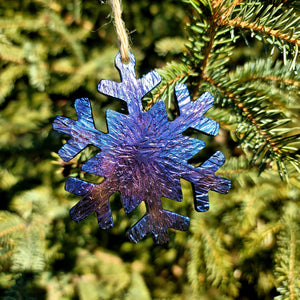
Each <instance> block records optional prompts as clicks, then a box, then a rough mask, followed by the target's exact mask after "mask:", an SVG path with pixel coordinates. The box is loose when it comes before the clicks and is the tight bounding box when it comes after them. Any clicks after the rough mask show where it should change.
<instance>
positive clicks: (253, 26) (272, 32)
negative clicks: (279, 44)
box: [218, 17, 300, 46]
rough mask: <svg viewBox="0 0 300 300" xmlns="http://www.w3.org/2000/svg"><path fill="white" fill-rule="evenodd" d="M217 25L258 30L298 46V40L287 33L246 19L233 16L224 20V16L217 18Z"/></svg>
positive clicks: (299, 43) (299, 41) (299, 42)
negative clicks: (233, 17)
mask: <svg viewBox="0 0 300 300" xmlns="http://www.w3.org/2000/svg"><path fill="white" fill-rule="evenodd" d="M218 25H219V26H233V27H237V28H243V29H251V30H254V31H258V32H261V33H266V34H269V35H272V36H275V37H276V38H278V39H282V40H284V41H285V42H287V43H291V44H295V45H298V46H300V40H297V39H296V38H294V37H290V36H289V34H285V33H282V32H280V31H279V30H275V29H272V28H270V27H265V26H262V25H256V24H255V23H249V22H247V21H242V19H241V18H240V17H239V18H235V19H232V20H226V19H224V18H222V19H220V20H218Z"/></svg>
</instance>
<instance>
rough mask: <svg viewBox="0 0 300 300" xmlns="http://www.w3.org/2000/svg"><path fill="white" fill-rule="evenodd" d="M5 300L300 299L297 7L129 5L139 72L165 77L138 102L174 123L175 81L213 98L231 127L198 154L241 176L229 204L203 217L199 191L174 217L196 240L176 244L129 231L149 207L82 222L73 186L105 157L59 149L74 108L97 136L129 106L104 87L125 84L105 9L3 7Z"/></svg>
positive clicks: (42, 0) (217, 199)
mask: <svg viewBox="0 0 300 300" xmlns="http://www.w3.org/2000/svg"><path fill="white" fill-rule="evenodd" d="M0 7H1V9H0V14H1V18H0V64H1V71H0V74H1V75H0V76H1V77H0V78H1V79H0V106H1V115H0V132H1V135H0V145H1V147H0V161H1V165H0V173H1V181H0V189H1V211H0V220H1V222H0V245H1V248H0V251H1V255H0V269H1V273H0V293H1V296H3V298H4V299H18V298H21V299H81V300H85V299H88V300H93V299H166V298H168V299H273V298H275V299H298V298H299V297H300V280H299V278H300V250H299V247H300V246H299V240H300V225H299V213H300V207H299V199H300V192H299V187H300V183H299V171H300V166H299V156H300V155H299V136H300V130H299V127H298V122H299V98H300V92H299V91H300V89H299V87H300V75H299V73H298V69H299V58H298V48H299V46H300V6H299V3H298V1H291V0H287V1H277V0H272V1H271V0H270V1H250V0H245V1H238V0H228V1H217V0H211V1H209V0H185V1H182V2H178V1H171V0H167V1H164V2H161V1H151V2H149V1H146V0H141V1H138V2H137V1H131V0H128V1H124V3H123V9H124V10H123V18H124V21H125V24H126V27H127V28H128V31H129V34H130V39H131V45H132V49H131V51H132V52H133V53H134V55H135V57H136V62H137V66H136V71H137V73H138V74H139V75H140V76H139V77H141V76H142V75H144V74H146V73H147V72H149V71H150V70H152V69H154V68H155V69H156V71H157V72H158V73H159V74H160V76H161V77H162V82H161V83H160V84H159V85H158V86H157V88H155V89H154V90H152V91H151V92H150V93H149V94H147V95H146V96H145V97H144V98H143V109H144V110H145V111H148V110H150V109H151V107H152V106H153V105H154V104H155V103H157V102H158V101H159V100H160V99H162V100H164V101H165V105H166V107H167V113H168V118H169V119H170V120H175V119H176V118H177V117H178V115H179V113H180V112H179V110H178V108H177V106H176V99H175V87H176V86H177V85H179V84H182V83H184V84H186V85H187V87H188V89H189V91H190V94H191V97H192V100H196V99H197V98H199V96H200V95H201V94H203V93H204V92H209V93H211V94H212V95H213V96H214V98H215V104H214V106H213V107H212V108H211V109H210V110H209V111H208V112H207V113H206V114H205V116H207V117H209V118H211V119H213V120H215V121H217V122H218V123H220V133H219V135H217V136H215V137H211V136H205V135H203V134H200V133H199V132H198V131H196V130H193V129H187V130H186V131H185V133H184V134H185V135H187V136H190V137H195V138H199V139H202V140H205V142H206V147H205V148H204V149H203V150H201V151H200V152H199V153H198V154H196V155H195V156H194V157H193V158H191V159H190V160H189V162H190V163H191V164H192V165H195V166H199V165H201V164H202V163H203V162H205V161H206V160H207V159H208V158H209V157H210V156H212V155H213V154H214V153H215V152H216V151H219V150H220V151H222V152H223V153H224V154H225V157H226V163H225V165H223V166H222V167H221V168H220V169H219V170H218V171H217V172H216V174H217V175H218V176H221V177H225V178H227V179H230V180H231V182H232V189H231V191H230V192H229V194H227V195H221V194H217V193H214V192H209V197H210V209H209V210H208V211H207V212H194V203H193V191H192V186H191V184H190V183H189V182H188V181H185V180H181V188H182V191H183V201H182V202H181V203H177V202H174V201H171V200H170V199H167V198H162V199H161V201H162V205H163V207H164V208H165V209H168V210H170V211H174V212H176V213H178V214H182V215H185V216H189V217H190V219H191V226H190V229H189V230H188V231H184V232H180V231H176V232H172V231H171V230H169V238H170V240H169V243H168V245H166V246H155V245H154V243H153V240H152V239H151V237H146V238H145V239H143V240H142V241H140V242H139V243H137V244H133V243H131V242H130V241H129V240H128V239H127V238H126V235H125V232H126V231H127V230H128V229H129V228H130V227H132V226H133V225H134V224H135V223H136V222H137V221H138V220H139V219H141V218H142V216H143V215H144V213H145V207H144V205H143V204H140V205H139V206H138V207H137V208H136V209H135V210H133V212H131V213H130V216H128V215H126V214H125V211H124V208H123V206H122V202H121V199H120V198H121V197H120V195H119V194H114V195H113V196H112V197H111V198H110V206H111V211H112V217H113V220H114V227H113V228H112V229H110V230H107V231H104V230H100V229H99V227H98V225H97V222H96V221H95V218H94V217H93V216H90V217H88V218H87V219H85V220H84V221H82V222H81V223H80V224H76V223H75V222H73V221H72V220H71V218H70V216H69V209H70V208H71V207H72V206H74V205H75V204H76V203H77V202H78V200H79V197H78V196H75V195H71V194H69V193H67V192H66V191H65V190H64V183H65V178H66V177H68V176H70V175H71V176H73V177H77V178H78V179H81V180H85V181H89V182H91V183H97V182H99V181H101V180H102V179H101V178H99V176H95V175H91V174H88V173H84V172H82V171H81V166H82V165H83V164H84V163H85V162H86V161H88V160H89V159H90V158H91V157H93V156H94V155H95V154H96V153H97V152H98V149H97V148H96V147H92V146H88V147H87V148H85V150H84V151H83V152H81V153H80V154H79V155H77V156H76V157H75V158H73V159H72V160H71V161H70V162H64V161H62V160H61V159H60V158H59V157H58V155H57V154H56V153H57V151H58V149H59V148H60V147H61V145H62V144H63V143H64V141H66V140H67V139H68V137H67V136H63V137H62V136H61V135H59V134H58V133H56V132H55V131H53V130H52V122H53V120H54V118H55V116H56V115H64V116H68V117H70V118H72V119H76V114H75V112H74V109H73V103H74V100H75V99H77V98H82V97H88V98H90V99H93V100H92V108H93V112H94V119H95V126H96V128H97V129H99V130H101V131H104V132H105V131H107V128H106V123H105V111H106V109H107V108H109V109H113V110H116V111H119V112H123V113H124V112H125V113H126V111H127V106H126V103H123V102H122V101H118V100H117V99H113V98H107V97H105V96H103V95H100V94H99V93H97V84H98V82H99V81H100V79H109V80H113V81H119V75H118V73H117V72H116V70H115V68H114V65H113V62H114V58H115V56H116V54H117V53H118V46H117V43H116V34H115V32H114V26H113V20H112V16H111V9H110V6H109V5H108V4H106V3H102V2H101V1H100V2H97V1H82V0H67V1H46V0H23V1H6V2H4V1H3V2H2V3H1V4H0Z"/></svg>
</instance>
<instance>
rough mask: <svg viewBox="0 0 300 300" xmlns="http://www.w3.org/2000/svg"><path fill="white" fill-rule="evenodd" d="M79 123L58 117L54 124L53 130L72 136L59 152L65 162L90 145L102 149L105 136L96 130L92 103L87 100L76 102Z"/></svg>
mask: <svg viewBox="0 0 300 300" xmlns="http://www.w3.org/2000/svg"><path fill="white" fill-rule="evenodd" d="M74 106H75V110H76V114H77V117H78V120H77V121H74V120H71V119H68V118H65V117H61V116H58V117H56V118H55V120H54V122H53V129H54V130H56V131H58V132H61V133H64V134H67V135H69V136H71V139H70V140H69V141H68V142H67V143H66V144H65V145H64V146H63V147H61V149H60V150H59V151H58V154H59V156H60V157H61V158H62V159H63V160H64V161H69V160H71V159H72V158H74V157H75V156H76V155H77V154H78V153H79V152H81V151H82V150H83V149H84V148H85V147H86V146H87V145H88V144H93V145H95V146H96V147H98V148H101V141H102V139H103V138H104V134H103V133H102V132H100V131H98V130H97V129H96V128H95V125H94V120H93V116H92V109H91V104H90V101H89V100H88V99H87V98H81V99H77V100H76V101H75V105H74Z"/></svg>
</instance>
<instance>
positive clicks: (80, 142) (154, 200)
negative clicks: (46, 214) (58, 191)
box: [53, 54, 230, 244]
mask: <svg viewBox="0 0 300 300" xmlns="http://www.w3.org/2000/svg"><path fill="white" fill-rule="evenodd" d="M115 64H116V67H117V68H118V69H119V71H120V74H121V78H122V82H114V81H110V80H101V81H100V83H99V85H98V90H99V92H101V93H103V94H105V95H108V96H112V97H115V98H118V99H122V100H124V101H126V103H127V106H128V112H129V114H128V115H125V114H121V113H118V112H115V111H112V110H109V109H108V110H107V111H106V119H107V127H108V133H103V132H100V131H98V130H97V129H96V128H95V125H94V121H93V117H92V111H91V106H90V102H89V100H88V99H86V98H81V99H77V100H76V101H75V110H76V113H77V116H78V120H77V121H75V120H71V119H68V118H65V117H61V116H58V117H57V118H56V119H55V120H54V123H53V128H54V129H55V130H57V131H59V132H61V133H64V134H67V135H69V136H70V137H71V139H70V140H69V141H68V142H67V143H66V144H65V145H64V146H63V147H62V148H61V149H60V150H59V152H58V153H59V155H60V157H61V158H62V159H63V160H64V161H69V160H70V159H72V158H73V157H74V156H75V155H77V154H78V153H79V152H80V151H82V150H83V149H84V148H85V147H86V146H87V145H89V144H90V145H94V146H96V147H98V148H99V149H101V152H100V153H98V154H96V155H95V156H94V157H92V158H91V159H90V160H88V161H87V162H86V163H85V164H84V165H83V166H82V170H83V171H85V172H88V173H91V174H95V175H99V176H104V177H105V180H104V181H103V182H102V183H100V184H93V183H89V182H86V181H82V180H80V179H78V178H74V177H69V178H68V179H67V181H66V187H65V188H66V190H67V191H69V192H71V193H73V194H76V195H79V196H83V197H82V199H81V200H80V201H79V202H78V203H77V204H76V205H75V206H74V207H73V208H72V209H71V211H70V215H71V218H72V219H73V220H74V221H76V222H79V221H81V220H82V219H84V218H86V217H87V216H88V215H89V214H91V213H92V212H96V214H97V218H98V223H99V226H100V227H101V228H102V229H107V228H110V227H112V226H113V220H112V215H111V210H110V207H109V197H110V196H111V195H112V194H113V193H115V192H117V191H119V192H120V193H121V197H122V202H123V206H124V210H125V212H126V213H130V212H131V211H132V210H133V209H134V208H136V207H137V206H138V205H139V204H140V203H141V202H142V201H145V204H146V209H147V213H146V214H145V216H144V217H143V218H142V219H141V220H140V221H139V222H138V223H136V224H135V225H134V226H133V227H132V228H131V229H130V230H129V231H128V232H127V235H128V237H129V239H130V240H131V241H132V242H135V243H136V242H138V241H139V240H141V239H142V238H144V237H145V236H146V235H147V234H149V233H152V235H153V238H154V241H155V243H157V244H163V243H166V242H168V234H167V229H168V228H174V229H178V230H187V229H188V227H189V218H188V217H185V216H182V215H179V214H176V213H174V212H171V211H167V210H164V209H163V207H162V204H161V197H162V196H164V197H167V198H170V199H173V200H176V201H182V193H181V187H180V178H184V179H186V180H188V181H190V182H191V183H192V185H193V188H194V196H195V199H194V204H195V209H196V210H197V211H201V212H202V211H206V210H208V208H209V203H208V191H209V190H212V191H215V192H219V193H224V194H225V193H227V192H228V191H229V189H230V181H229V180H227V179H225V178H222V177H219V176H216V175H215V174H214V173H215V171H216V170H218V169H219V167H220V166H221V165H222V164H223V163H224V161H225V159H224V155H223V154H222V153H221V152H219V151H218V152H216V153H215V154H214V155H213V156H211V157H210V158H209V159H208V160H207V161H205V162H204V163H203V164H202V165H201V166H200V167H195V166H193V165H190V164H189V163H188V160H189V159H190V158H192V157H193V156H194V155H195V154H196V153H198V152H199V150H201V149H203V148H204V146H205V143H204V142H203V141H201V140H198V139H194V138H191V137H187V136H184V135H183V134H182V133H183V132H184V131H185V130H186V129H187V128H189V127H192V128H194V129H197V130H199V131H201V132H204V133H206V134H210V135H216V134H217V133H218V130H219V124H218V123H217V122H215V121H213V120H211V119H209V118H207V117H204V116H203V114H204V113H205V112H206V111H207V110H208V109H209V108H210V107H211V106H212V105H213V97H212V96H211V95H210V94H209V93H204V94H203V95H202V96H201V97H200V98H199V99H197V100H196V101H191V99H190V97H189V92H188V90H187V88H186V86H185V85H183V84H179V85H177V86H176V88H175V93H176V97H177V102H178V107H179V111H180V115H179V116H178V117H177V118H176V119H175V120H174V121H171V122H170V121H169V120H168V118H167V113H166V108H165V105H164V102H163V101H162V100H160V101H158V102H157V103H155V105H153V107H152V108H151V109H150V110H149V111H147V112H144V111H143V109H142V103H141V99H142V97H143V96H144V95H145V94H146V93H148V92H149V91H150V90H152V89H153V88H154V87H155V86H156V85H158V84H159V82H160V81H161V78H160V75H159V74H158V73H157V72H156V71H152V72H150V73H148V74H147V75H145V76H144V77H143V78H141V79H137V78H136V75H135V70H134V66H135V58H134V56H133V55H132V54H131V55H130V62H129V63H128V64H123V63H122V62H121V56H120V54H118V55H117V56H116V60H115Z"/></svg>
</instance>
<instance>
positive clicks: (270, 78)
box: [240, 76, 300, 87]
mask: <svg viewBox="0 0 300 300" xmlns="http://www.w3.org/2000/svg"><path fill="white" fill-rule="evenodd" d="M254 80H264V81H275V82H280V83H285V84H287V85H294V86H296V87H300V81H296V80H292V79H288V78H280V77H275V76H251V77H249V78H247V80H241V81H240V82H247V81H254Z"/></svg>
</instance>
